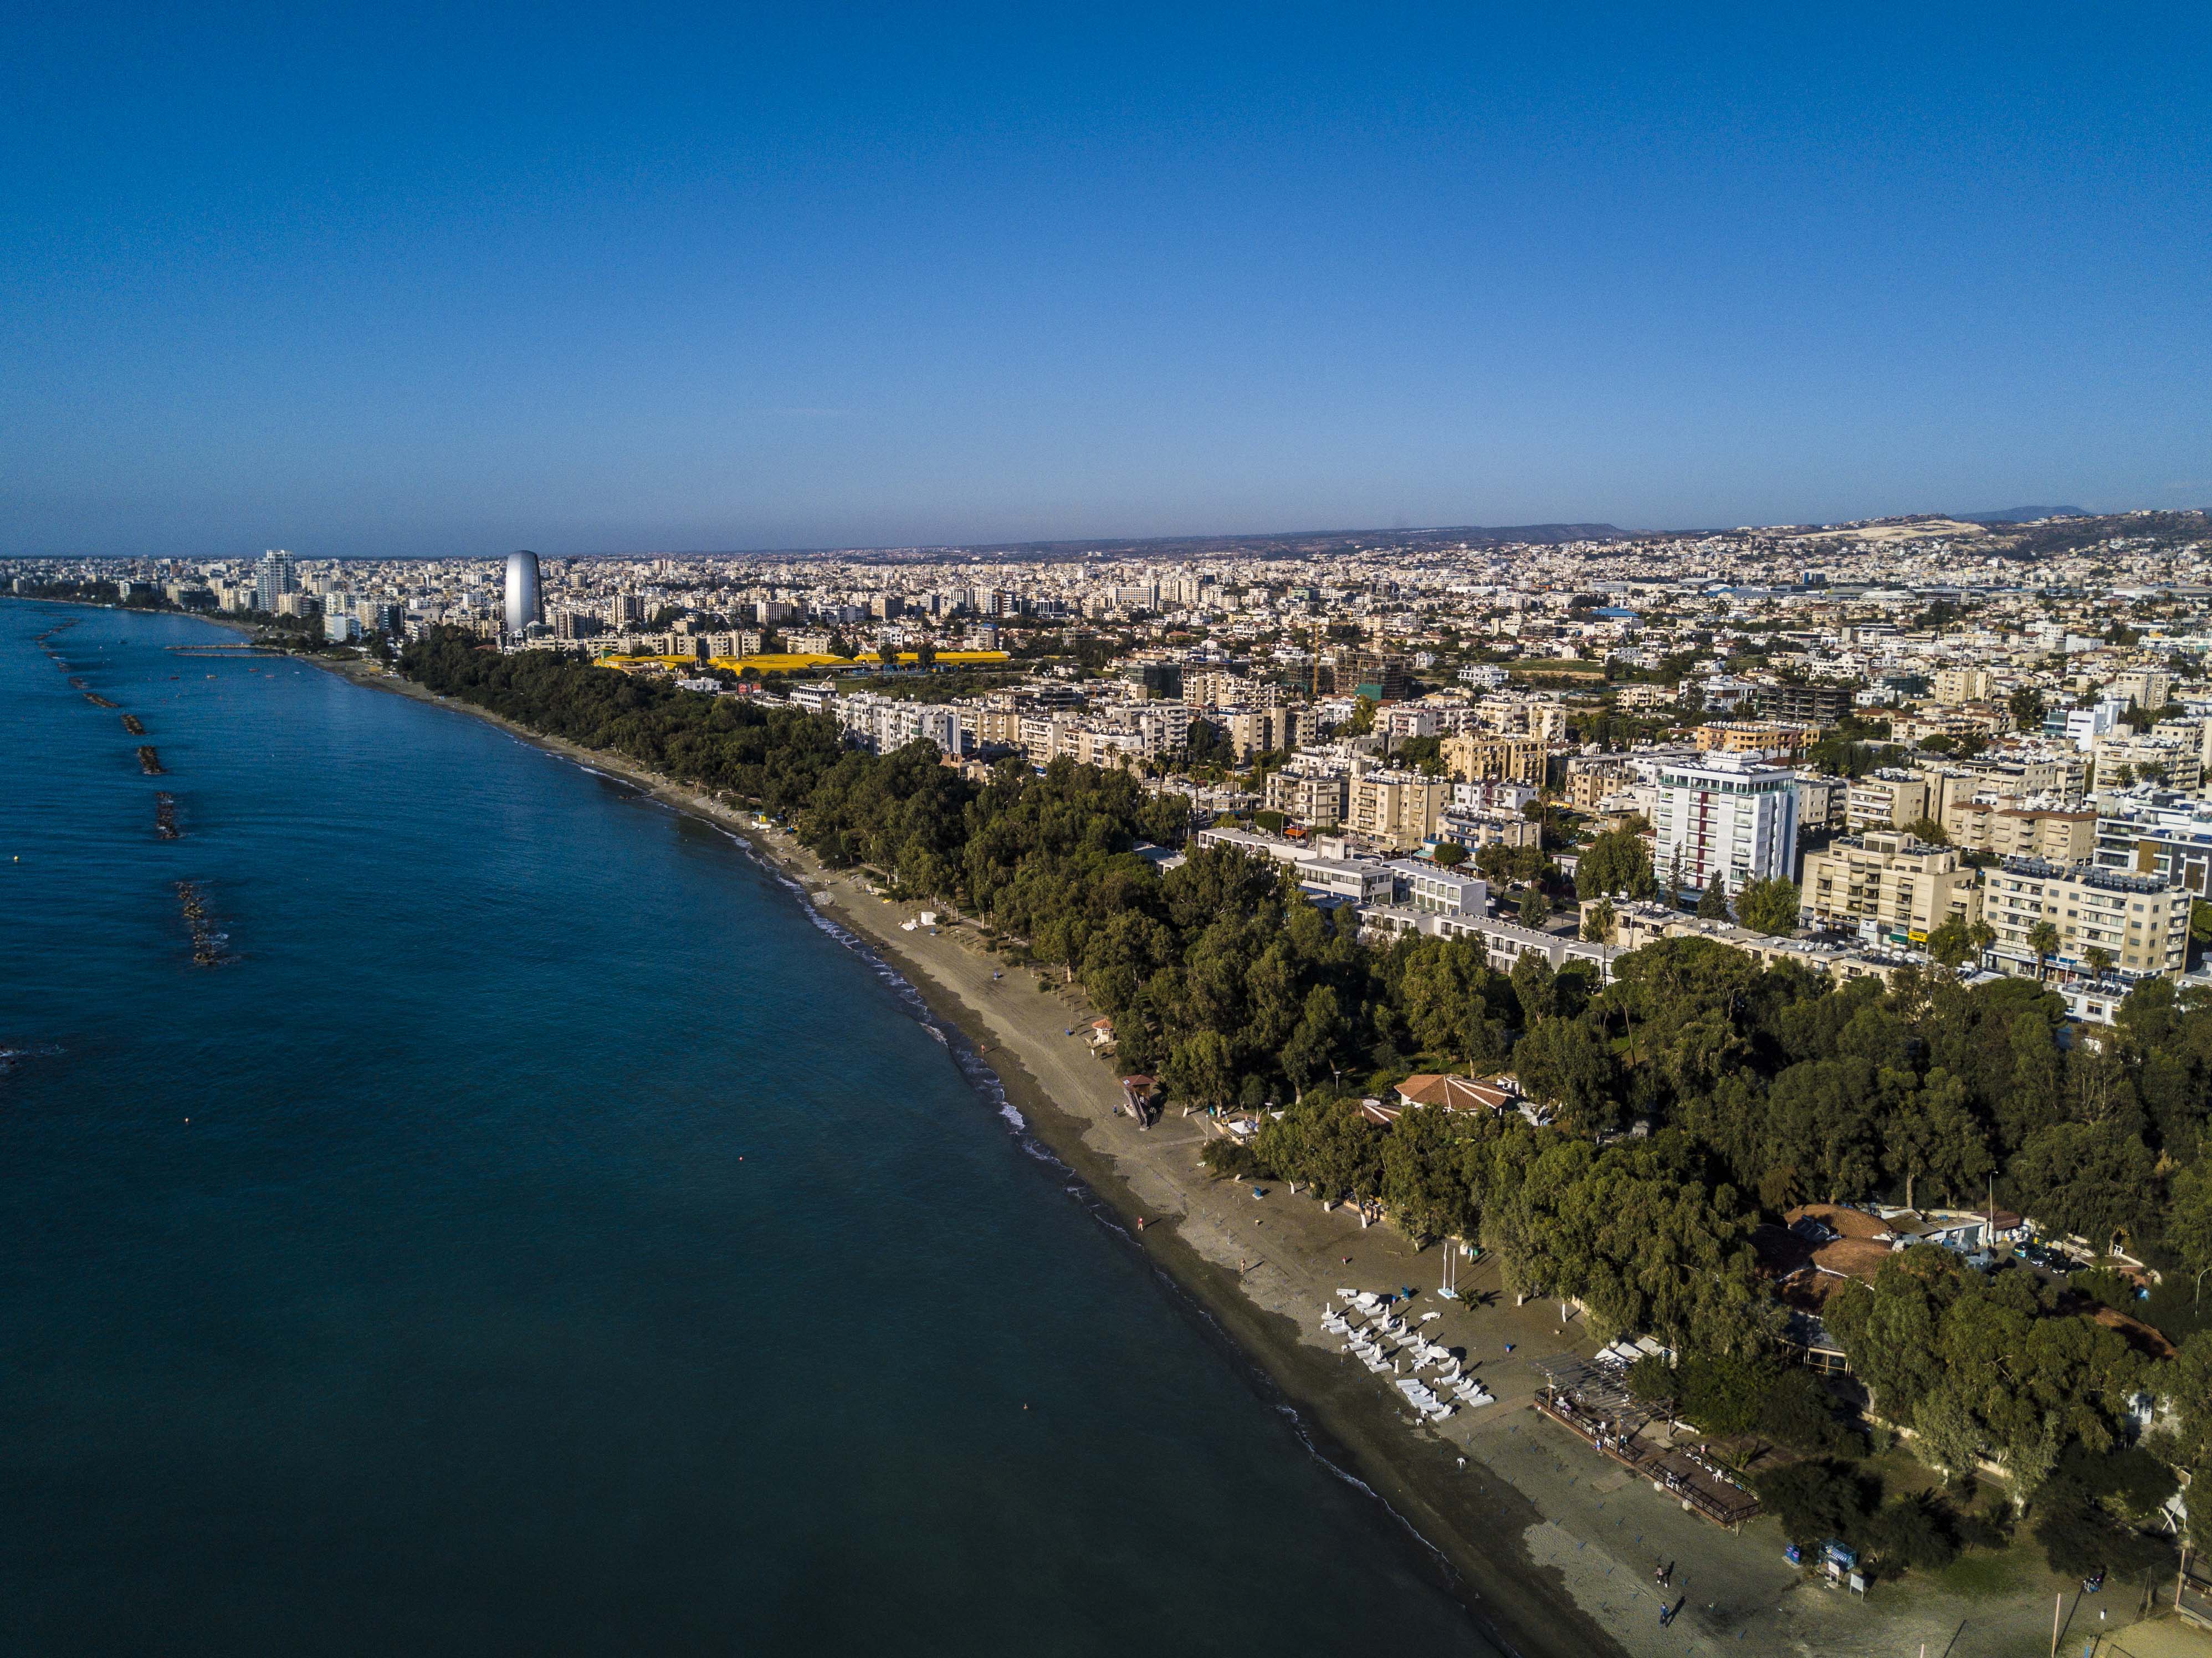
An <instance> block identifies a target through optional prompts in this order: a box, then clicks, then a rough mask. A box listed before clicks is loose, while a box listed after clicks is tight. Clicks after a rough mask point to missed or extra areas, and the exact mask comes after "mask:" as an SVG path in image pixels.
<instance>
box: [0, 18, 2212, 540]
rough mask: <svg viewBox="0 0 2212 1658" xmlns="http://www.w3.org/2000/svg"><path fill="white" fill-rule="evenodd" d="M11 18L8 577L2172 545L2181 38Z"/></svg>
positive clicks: (1694, 27)
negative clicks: (1939, 517) (1973, 524)
mask: <svg viewBox="0 0 2212 1658" xmlns="http://www.w3.org/2000/svg"><path fill="white" fill-rule="evenodd" d="M1814 12H1817V14H1818V15H1813V13H1814ZM11 18H12V21H9V22H8V23H6V24H4V25H0V98H4V100H5V104H6V106H7V107H8V109H9V112H10V114H9V119H8V123H7V128H6V136H5V137H4V138H3V139H0V552H4V553H13V554H38V553H69V552H100V553H110V552H112V553H131V552H154V553H234V552H239V551H248V552H250V551H253V550H258V549H259V548H261V547H264V546H273V545H289V546H290V547H292V548H293V549H294V550H296V551H299V552H301V553H304V554H310V555H315V554H347V555H350V554H372V553H378V552H390V553H395V554H415V553H443V552H462V553H477V552H497V551H501V550H505V549H507V548H510V547H513V546H521V545H529V546H535V547H537V548H538V549H539V550H542V551H546V552H553V553H568V552H590V551H612V550H644V549H715V548H747V547H776V546H816V545H852V544H911V543H934V542H945V541H987V540H1003V539H1014V538H1025V537H1080V536H1119V535H1146V534H1172V533H1181V532H1192V533H1195V532H1206V531H1246V530H1266V529H1300V528H1316V527H1351V526H1370V525H1372V526H1387V525H1414V524H1461V523H1485V524H1515V523H1528V522H1534V521H1540V520H1557V519H1609V520H1611V521H1613V522H1614V523H1618V524H1622V525H1633V526H1686V525H1734V524H1739V523H1748V522H1773V521H1790V520H1798V519H1837V518H1842V517H1850V516H1857V515H1862V514H1871V513H1890V512H1903V511H1921V510H1931V509H1951V510H1964V511H1972V510H1977V509H1982V508H1989V507H2008V506H2015V505H2021V504H2031V503H2044V502H2052V501H2065V502H2070V503H2077V504H2080V505H2083V506H2087V507H2128V506H2162V505H2197V504H2203V503H2206V502H2208V501H2212V415H2208V408H2207V383H2208V379H2207V374H2206V368H2207V365H2208V364H2212V303H2208V301H2212V292H2208V289H2209V288H2212V281H2208V276H2207V272H2208V270H2212V264H2208V259H2207V253H2208V247H2207V228H2208V223H2212V216H2208V212H2207V209H2208V207H2212V156H2208V154H2207V149H2208V143H2207V134H2208V133H2209V132H2212V87H2208V76H2209V75H2212V67H2209V66H2212V50H2208V48H2212V12H2208V11H2207V9H2205V8H2203V7H2202V6H2197V7H2189V8H2182V7H2174V8H2160V7H2136V8H2089V7H2079V6H2075V7H2068V8H2063V9H2061V8H2056V7H2053V8H2048V9H2045V8H2039V7H2033V6H2029V7H2021V6H2011V7H1997V6H1989V7H1985V8H1974V9H1967V8H1948V7H1941V6H1936V7H1930V6H1926V5H1921V6H1915V7H1910V8H1898V9H1882V8H1876V7H1869V6H1851V7H1832V8H1824V9H1802V8H1782V7H1773V6H1759V7H1752V6H1745V7H1741V8H1725V9H1724V8H1699V7H1685V8H1667V7H1637V8H1624V9H1605V8H1597V7H1514V8H1505V7H1499V6H1486V5H1474V4H1467V3H1459V4H1449V5H1446V4H1431V5H1427V6H1403V7H1379V8H1378V7H1370V6H1352V5H1347V4H1336V5H1331V6H1315V7H1301V6H1296V5H1275V6H1265V7H1261V6H1252V7H1246V8H1237V9H1193V8H1190V7H1188V6H1186V7H1178V8H1163V9H1145V8H1142V7H1139V6H1133V5H1126V4H1122V5H1115V6H1110V7H1103V6H1102V7H1097V8H1095V9H1094V8H1069V7H1038V6H1024V7H1007V8H1005V9H998V10H990V9H969V8H960V7H945V6H933V7H914V8H908V9H897V10H892V11H882V10H878V9H866V8H857V7H849V8H848V7H838V6H835V5H823V4H813V5H808V6H803V7H801V6H786V7H779V8H775V9H760V10H753V9H746V8H743V7H732V6H727V5H724V6H716V7H702V8H699V9H696V10H686V9H675V8H667V7H655V6H652V5H641V6H635V7H631V8H626V9H611V8H610V9H576V8H562V7H559V6H557V5H554V6H549V7H536V8H528V9H525V8H515V9H490V8H475V9H467V10H465V11H457V10H455V9H449V8H444V7H425V6H420V5H408V4H404V3H403V4H380V5H378V6H376V7H374V8H362V9H344V8H324V9H313V8H286V9H255V8H253V7H251V6H238V5H232V6H226V7H220V8H185V7H179V6H165V7H161V8H158V9H137V8H123V7H111V6H104V5H101V4H100V3H98V0H94V3H90V4H83V3H80V4H76V5H72V6H69V7H45V8H30V7H22V8H17V9H15V11H14V12H13V13H11Z"/></svg>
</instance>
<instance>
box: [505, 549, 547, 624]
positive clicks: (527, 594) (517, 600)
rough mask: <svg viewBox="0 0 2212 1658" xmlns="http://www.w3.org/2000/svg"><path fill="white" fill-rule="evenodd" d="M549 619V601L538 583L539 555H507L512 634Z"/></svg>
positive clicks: (527, 553)
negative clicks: (547, 606)
mask: <svg viewBox="0 0 2212 1658" xmlns="http://www.w3.org/2000/svg"><path fill="white" fill-rule="evenodd" d="M544 620H545V602H544V598H543V597H542V595H541V594H540V592H539V590H538V555H537V554H535V553H529V552H523V553H509V554H508V555H507V619H506V621H505V623H503V624H502V625H503V626H504V627H505V629H506V630H507V632H508V633H511V634H514V635H520V634H521V633H522V632H523V630H524V629H526V628H528V627H529V626H530V624H531V623H533V622H543V621H544Z"/></svg>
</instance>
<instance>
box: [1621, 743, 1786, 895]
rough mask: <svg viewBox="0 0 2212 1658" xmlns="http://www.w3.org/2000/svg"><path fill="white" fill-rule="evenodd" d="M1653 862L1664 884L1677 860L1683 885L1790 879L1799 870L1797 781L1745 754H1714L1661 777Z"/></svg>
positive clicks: (1733, 886) (1733, 884)
mask: <svg viewBox="0 0 2212 1658" xmlns="http://www.w3.org/2000/svg"><path fill="white" fill-rule="evenodd" d="M1651 827H1652V831H1653V836H1654V847H1653V852H1652V862H1653V865H1655V867H1656V869H1657V870H1658V872H1659V876H1660V878H1661V879H1662V880H1665V879H1668V878H1670V876H1671V873H1672V872H1673V870H1674V861H1675V859H1676V857H1677V855H1679V856H1680V859H1681V865H1682V879H1683V880H1684V882H1685V883H1686V884H1689V885H1692V886H1696V887H1705V886H1709V885H1711V884H1712V880H1713V878H1714V877H1715V876H1717V875H1725V876H1726V877H1727V878H1728V883H1729V890H1731V891H1734V890H1736V889H1738V888H1740V887H1741V886H1742V884H1744V883H1745V882H1746V881H1767V880H1773V879H1775V878H1783V879H1787V878H1790V876H1792V875H1794V874H1795V873H1796V867H1797V774H1796V772H1794V771H1791V770H1790V768H1787V767H1785V766H1770V765H1767V764H1766V763H1765V762H1762V761H1759V760H1755V759H1753V758H1752V757H1751V756H1748V755H1740V754H1711V755H1706V756H1703V757H1702V758H1701V759H1699V761H1697V762H1677V763H1675V764H1673V765H1669V766H1668V767H1666V768H1663V769H1662V771H1661V772H1660V774H1659V803H1658V809H1657V813H1656V816H1655V817H1654V818H1653V819H1652V824H1651Z"/></svg>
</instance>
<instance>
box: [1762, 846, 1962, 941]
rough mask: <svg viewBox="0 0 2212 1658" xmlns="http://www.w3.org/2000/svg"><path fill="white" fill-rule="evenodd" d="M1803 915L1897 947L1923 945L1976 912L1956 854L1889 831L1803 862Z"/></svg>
mask: <svg viewBox="0 0 2212 1658" xmlns="http://www.w3.org/2000/svg"><path fill="white" fill-rule="evenodd" d="M1802 893H1803V897H1802V905H1803V908H1804V910H1805V913H1806V914H1809V915H1810V916H1812V918H1813V919H1814V920H1815V921H1817V922H1819V923H1820V925H1821V926H1848V927H1858V926H1865V925H1867V924H1868V923H1869V922H1871V923H1872V924H1873V925H1874V926H1875V927H1876V928H1878V929H1879V930H1880V931H1881V932H1882V933H1883V934H1884V935H1885V936H1887V937H1888V938H1893V939H1895V940H1898V941H1899V942H1901V943H1908V944H1924V943H1925V942H1926V941H1927V938H1928V935H1929V933H1930V932H1933V931H1934V930H1935V929H1936V928H1937V927H1939V926H1942V924H1943V923H1944V922H1945V921H1947V920H1949V919H1950V918H1951V917H1952V916H1954V915H1956V916H1960V917H1961V918H1962V919H1964V920H1967V921H1972V920H1975V919H1976V917H1977V916H1978V914H1979V913H1980V895H1979V892H1978V889H1977V886H1976V884H1975V872H1974V871H1972V870H1971V869H1962V868H1961V867H1960V864H1959V854H1958V853H1957V852H1956V851H1955V850H1954V849H1953V848H1952V847H1931V846H1929V844H1927V842H1925V841H1917V840H1915V839H1913V837H1912V836H1911V835H1903V834H1899V832H1897V831H1896V830H1894V829H1875V830H1869V832H1868V833H1867V834H1865V835H1861V836H1859V837H1858V838H1857V839H1855V840H1854V839H1844V840H1841V841H1832V842H1831V843H1830V844H1829V845H1828V847H1826V849H1825V850H1824V851H1820V852H1817V853H1813V854H1812V855H1810V856H1809V857H1808V858H1807V859H1805V879H1804V883H1803V885H1802Z"/></svg>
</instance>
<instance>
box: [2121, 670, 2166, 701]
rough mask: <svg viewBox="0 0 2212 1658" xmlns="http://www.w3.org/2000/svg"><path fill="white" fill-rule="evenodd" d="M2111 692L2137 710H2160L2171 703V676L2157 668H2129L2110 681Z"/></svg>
mask: <svg viewBox="0 0 2212 1658" xmlns="http://www.w3.org/2000/svg"><path fill="white" fill-rule="evenodd" d="M2112 691H2113V693H2114V695H2119V696H2124V697H2126V698H2127V699H2128V701H2130V702H2132V703H2134V704H2135V705H2136V707H2137V708H2153V709H2156V708H2164V707H2165V706H2166V704H2167V703H2169V702H2171V701H2173V676H2172V674H2170V673H2167V672H2166V671H2163V670H2161V669H2158V668H2130V669H2129V670H2128V671H2127V672H2125V673H2124V674H2121V675H2120V676H2119V677H2117V678H2115V679H2114V680H2113V681H2112Z"/></svg>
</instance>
